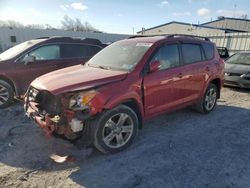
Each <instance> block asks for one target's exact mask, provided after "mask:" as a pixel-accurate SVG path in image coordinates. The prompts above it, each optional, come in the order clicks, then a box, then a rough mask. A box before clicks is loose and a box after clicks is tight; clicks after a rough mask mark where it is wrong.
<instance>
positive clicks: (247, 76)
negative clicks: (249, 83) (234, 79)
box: [240, 72, 250, 80]
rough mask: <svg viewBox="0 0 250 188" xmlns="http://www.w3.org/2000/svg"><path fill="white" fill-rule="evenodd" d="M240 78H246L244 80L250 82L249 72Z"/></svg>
mask: <svg viewBox="0 0 250 188" xmlns="http://www.w3.org/2000/svg"><path fill="white" fill-rule="evenodd" d="M240 77H241V78H244V79H246V80H250V72H248V73H246V74H242V75H241V76H240Z"/></svg>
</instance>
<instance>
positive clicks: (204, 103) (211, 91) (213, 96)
mask: <svg viewBox="0 0 250 188" xmlns="http://www.w3.org/2000/svg"><path fill="white" fill-rule="evenodd" d="M217 99H218V88H217V86H216V85H215V84H209V86H208V88H207V90H206V92H205V94H204V96H203V97H202V99H201V100H200V102H199V103H197V104H196V105H195V106H194V109H195V110H196V111H199V112H201V113H209V112H211V111H212V110H213V109H214V107H215V106H216V103H217Z"/></svg>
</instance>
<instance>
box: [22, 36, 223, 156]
mask: <svg viewBox="0 0 250 188" xmlns="http://www.w3.org/2000/svg"><path fill="white" fill-rule="evenodd" d="M223 79H224V61H223V60H222V59H221V58H220V57H219V54H218V51H217V49H216V47H215V45H214V44H213V43H212V42H210V41H209V40H208V39H207V38H199V37H195V36H183V35H169V36H153V37H133V38H131V39H126V40H122V41H118V42H115V43H113V44H111V45H110V46H108V47H106V48H105V49H103V50H102V51H101V52H99V53H98V54H96V55H95V56H94V57H93V58H91V59H90V60H89V61H88V63H87V64H85V65H78V66H73V67H70V68H67V69H62V70H59V71H55V72H52V73H49V74H46V75H44V76H42V77H40V78H37V79H36V80H35V81H33V82H32V84H31V86H30V87H29V89H28V91H27V94H26V98H25V110H26V114H27V115H28V116H29V117H31V118H32V119H33V120H34V121H35V122H36V123H37V124H38V125H39V126H40V127H41V128H43V129H44V130H45V132H46V133H47V134H48V135H50V134H52V133H55V134H59V135H64V136H65V137H66V138H68V139H70V140H74V139H77V138H79V137H81V136H82V137H85V138H87V140H88V141H90V143H92V144H93V145H94V146H95V147H96V148H97V149H98V150H100V151H101V152H104V153H114V152H118V151H121V150H123V149H125V148H127V147H128V146H129V145H130V144H131V143H132V142H133V140H134V139H135V137H136V135H137V131H138V129H139V128H142V127H143V121H144V120H145V119H147V118H151V117H154V116H157V115H159V114H162V113H165V112H170V111H173V110H176V109H180V108H184V107H187V106H193V107H194V108H195V109H197V110H198V111H200V112H203V113H208V112H211V111H212V110H213V108H214V107H215V105H216V101H217V99H218V98H219V97H220V90H221V87H222V86H223Z"/></svg>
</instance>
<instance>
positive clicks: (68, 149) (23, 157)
mask: <svg viewBox="0 0 250 188" xmlns="http://www.w3.org/2000/svg"><path fill="white" fill-rule="evenodd" d="M52 153H58V154H61V155H70V156H73V157H74V159H75V160H73V161H67V162H65V163H63V164H58V163H54V162H53V161H52V160H51V159H50V158H49V156H50V154H52ZM249 177H250V91H245V90H236V89H230V88H224V89H223V91H222V97H221V99H220V100H219V102H218V106H217V107H216V109H215V110H214V111H213V112H212V113H210V114H208V115H202V114H199V113H196V112H194V111H192V110H190V109H185V110H181V111H178V112H174V113H171V114H166V115H162V116H160V117H157V118H155V119H152V120H150V121H148V122H146V123H145V127H144V129H143V130H142V131H140V132H139V135H138V137H137V139H136V141H135V143H134V144H133V145H132V146H131V147H130V148H128V149H127V150H126V151H123V152H121V153H118V154H113V155H103V154H101V153H99V152H98V151H96V150H95V149H91V148H89V149H83V148H80V147H78V146H75V145H73V144H71V143H69V142H67V141H64V140H61V139H56V138H49V139H48V138H46V137H45V136H44V134H43V132H42V131H41V130H40V129H39V128H37V127H36V125H35V124H34V123H32V122H31V121H30V120H29V119H27V118H26V117H24V113H23V109H22V106H21V105H20V104H16V105H15V106H13V107H10V108H8V109H5V110H1V111H0V187H25V188H26V187H53V188H54V187H58V188H59V187H87V188H92V187H101V188H103V187H114V188H118V187H122V188H123V187H124V188H132V187H168V188H171V187H181V188H183V187H209V188H210V187H211V188H217V187H218V188H224V187H225V188H228V187H243V188H245V187H249V185H250V178H249Z"/></svg>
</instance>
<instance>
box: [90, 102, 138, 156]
mask: <svg viewBox="0 0 250 188" xmlns="http://www.w3.org/2000/svg"><path fill="white" fill-rule="evenodd" d="M138 124H139V123H138V118H137V115H136V113H135V112H134V111H133V110H132V109H131V108H129V107H127V106H125V105H119V106H118V107H116V108H114V109H111V110H108V111H105V112H104V113H103V114H101V115H100V116H99V117H97V118H96V119H95V120H93V122H92V123H91V125H90V126H93V128H94V130H93V135H92V140H93V142H94V145H95V147H96V148H97V149H98V150H100V151H101V152H103V153H116V152H119V151H122V150H124V149H126V148H127V147H129V146H130V145H131V144H132V142H133V140H134V139H135V137H136V135H137V132H138Z"/></svg>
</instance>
